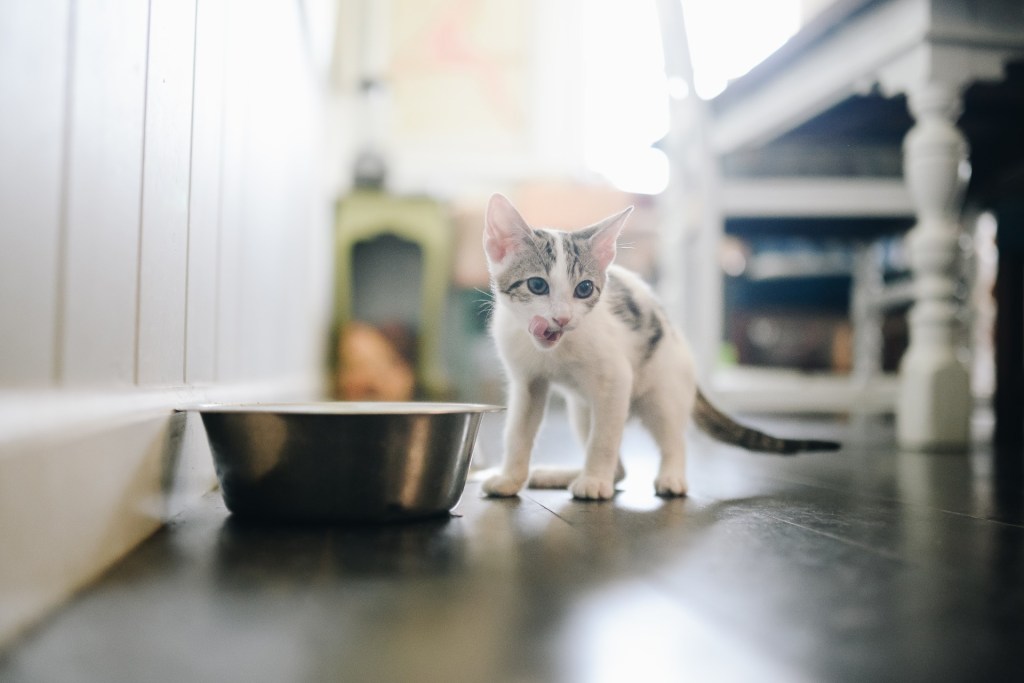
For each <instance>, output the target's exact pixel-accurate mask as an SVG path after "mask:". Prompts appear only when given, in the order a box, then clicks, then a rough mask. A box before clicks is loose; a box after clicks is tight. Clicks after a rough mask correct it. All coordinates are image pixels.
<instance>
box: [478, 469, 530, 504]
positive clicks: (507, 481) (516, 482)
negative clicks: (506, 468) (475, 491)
mask: <svg viewBox="0 0 1024 683" xmlns="http://www.w3.org/2000/svg"><path fill="white" fill-rule="evenodd" d="M525 483H526V482H525V481H524V480H523V479H520V478H518V477H510V476H509V475H507V474H495V475H492V476H490V477H488V478H487V479H485V480H484V483H483V490H484V493H485V494H486V495H488V496H490V497H492V498H509V497H511V496H515V495H517V494H518V493H519V491H521V490H522V488H523V484H525Z"/></svg>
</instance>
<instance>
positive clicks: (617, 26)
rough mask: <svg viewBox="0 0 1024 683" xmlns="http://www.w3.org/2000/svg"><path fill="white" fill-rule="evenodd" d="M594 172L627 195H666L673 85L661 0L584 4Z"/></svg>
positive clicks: (587, 136) (587, 126) (587, 120)
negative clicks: (658, 145) (665, 142)
mask: <svg viewBox="0 0 1024 683" xmlns="http://www.w3.org/2000/svg"><path fill="white" fill-rule="evenodd" d="M581 11H582V13H583V22H582V27H583V50H584V59H583V63H584V65H585V75H584V79H585V83H584V150H585V163H586V165H587V168H589V169H590V170H592V171H594V172H595V173H598V174H600V175H602V176H604V177H605V178H606V179H608V181H609V182H611V183H612V184H613V185H615V186H616V187H618V188H619V189H620V190H623V191H625V192H636V193H640V194H658V193H659V192H661V191H662V190H664V189H665V187H666V185H667V184H668V159H667V158H666V157H665V154H664V153H663V152H661V150H658V149H654V148H653V147H652V146H651V145H652V144H653V143H655V142H657V141H658V140H659V139H661V138H662V137H663V136H664V135H665V134H666V133H667V132H668V86H667V84H666V82H665V62H664V57H663V56H662V52H661V32H660V29H659V26H658V12H657V7H656V5H655V0H607V1H605V2H584V3H581Z"/></svg>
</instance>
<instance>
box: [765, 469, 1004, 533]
mask: <svg viewBox="0 0 1024 683" xmlns="http://www.w3.org/2000/svg"><path fill="white" fill-rule="evenodd" d="M762 476H764V477H765V478H766V479H770V480H772V481H775V482H781V483H785V484H796V485H798V486H807V487H809V488H815V489H821V490H823V491H834V492H836V493H842V494H844V495H849V496H852V497H855V498H863V499H867V500H874V501H878V502H883V503H895V504H897V505H899V506H900V507H905V508H914V509H918V510H930V511H932V512H938V513H941V514H947V515H952V516H954V517H962V518H966V519H972V520H974V521H977V522H985V523H991V524H998V525H1000V526H1006V527H1011V528H1014V529H1020V530H1022V531H1024V524H1016V523H1014V522H1004V521H1002V520H998V519H991V518H989V517H982V516H979V515H973V514H971V513H968V512H957V511H956V510H947V509H946V508H942V507H936V506H932V505H927V504H924V503H913V502H910V501H906V500H902V499H900V498H893V497H891V496H881V495H877V494H872V493H869V492H864V491H858V490H856V489H846V488H841V487H838V486H830V485H828V484H823V483H821V482H815V481H807V480H800V479H799V478H786V477H779V476H778V475H773V474H765V475H762Z"/></svg>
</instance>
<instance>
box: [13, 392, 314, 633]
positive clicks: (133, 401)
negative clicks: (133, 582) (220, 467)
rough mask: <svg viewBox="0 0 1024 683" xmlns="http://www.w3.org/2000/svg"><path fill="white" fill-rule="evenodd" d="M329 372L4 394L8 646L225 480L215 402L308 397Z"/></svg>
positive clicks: (302, 398) (304, 398) (305, 398)
mask: <svg viewBox="0 0 1024 683" xmlns="http://www.w3.org/2000/svg"><path fill="white" fill-rule="evenodd" d="M321 389H322V386H321V384H320V382H319V379H318V378H317V379H309V378H288V379H283V380H277V381H268V382H263V383H259V384H238V385H225V386H211V387H187V388H170V389H166V390H149V389H145V390H142V389H140V390H130V389H126V390H123V391H104V392H99V391H97V392H71V391H38V392H18V393H13V392H3V393H0V549H2V550H0V644H2V643H4V642H7V641H9V640H11V639H12V638H14V637H16V636H17V635H18V634H19V633H21V632H23V631H24V630H25V629H26V628H28V627H29V626H31V625H32V624H34V623H36V622H37V621H38V620H39V619H41V618H42V617H43V616H44V615H45V614H47V613H48V612H49V611H50V610H52V609H53V608H54V607H56V606H57V605H59V604H61V603H62V602H64V601H65V600H67V599H68V598H69V597H70V596H71V595H72V594H73V593H74V592H75V591H76V590H78V589H79V588H81V587H82V586H84V585H86V584H87V583H89V582H90V581H92V580H93V579H95V578H96V577H97V576H99V575H100V574H101V573H102V572H104V571H105V570H106V569H107V568H109V567H110V566H111V565H112V564H114V563H115V562H117V561H118V560H119V559H121V558H122V557H123V556H124V555H125V554H127V553H128V552H129V551H131V550H132V549H133V548H134V547H135V546H136V545H138V544H139V543H140V542H141V541H143V540H144V539H145V538H147V537H148V536H149V535H150V534H152V533H153V532H155V531H156V530H157V529H159V528H160V526H161V525H162V524H163V523H164V522H165V521H166V520H167V519H169V518H170V517H173V516H174V515H176V514H178V513H179V512H181V511H182V510H183V509H184V508H185V507H187V506H188V505H190V504H192V503H193V502H194V501H195V500H197V499H198V497H199V496H201V495H202V494H204V493H206V492H208V491H210V490H211V489H212V488H213V486H214V485H215V483H216V479H215V476H214V471H213V463H212V460H211V457H210V452H209V446H208V445H207V441H206V434H205V432H204V431H203V427H202V422H201V420H200V419H199V415H198V414H197V413H191V412H179V411H180V410H181V409H184V408H187V407H189V406H193V405H197V404H200V403H207V402H235V401H256V400H293V399H294V400H308V399H311V398H317V397H320V396H322V391H321Z"/></svg>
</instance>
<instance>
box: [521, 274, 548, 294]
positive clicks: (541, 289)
mask: <svg viewBox="0 0 1024 683" xmlns="http://www.w3.org/2000/svg"><path fill="white" fill-rule="evenodd" d="M526 288H527V289H529V290H530V292H531V293H533V294H536V295H537V296H540V295H542V294H547V293H548V283H547V282H546V281H545V280H544V278H542V277H531V278H530V279H529V280H527V281H526Z"/></svg>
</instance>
